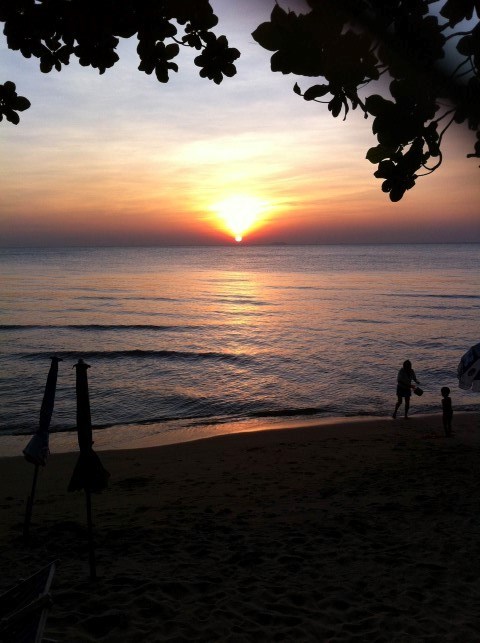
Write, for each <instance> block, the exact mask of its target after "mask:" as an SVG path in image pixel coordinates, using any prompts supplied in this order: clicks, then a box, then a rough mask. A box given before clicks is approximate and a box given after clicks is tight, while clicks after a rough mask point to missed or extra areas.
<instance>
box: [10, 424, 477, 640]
mask: <svg viewBox="0 0 480 643" xmlns="http://www.w3.org/2000/svg"><path fill="white" fill-rule="evenodd" d="M479 429H480V426H479V416H478V414H458V415H456V416H455V419H454V431H455V434H454V436H453V437H452V438H449V439H447V438H445V437H444V436H443V431H442V426H441V416H438V415H429V416H415V415H414V416H412V418H411V419H410V420H409V421H408V422H407V421H405V420H401V419H399V420H396V421H393V420H391V419H379V420H364V421H356V422H348V421H345V422H343V423H336V424H331V425H328V424H327V425H322V426H305V427H292V428H290V429H280V430H269V431H257V432H248V433H242V434H232V435H226V436H222V437H215V438H208V439H204V440H199V441H192V442H187V443H183V444H174V445H167V446H160V447H151V448H143V449H131V450H123V451H120V450H117V451H102V452H101V453H100V457H101V460H102V463H103V465H104V466H105V468H106V469H107V470H108V471H109V472H110V473H111V478H110V483H109V487H108V489H107V490H106V491H105V492H103V493H102V494H100V495H95V496H94V497H93V512H94V522H95V543H96V557H97V573H98V579H97V580H96V581H91V580H89V569H88V556H87V547H86V519H85V500H84V495H83V493H81V492H80V493H78V492H75V493H68V492H67V485H68V482H69V480H70V476H71V473H72V470H73V467H74V464H75V462H76V459H77V454H76V453H62V454H53V455H51V457H50V459H49V462H48V464H47V466H46V468H44V469H42V470H41V471H40V476H39V481H38V487H37V499H36V503H35V507H34V512H33V520H32V526H31V537H30V541H29V542H27V543H26V542H24V541H23V539H22V523H23V516H24V509H25V500H26V497H27V495H28V492H29V489H30V485H31V481H32V474H33V467H32V465H30V464H29V463H28V462H26V461H25V460H24V459H23V457H15V458H2V459H1V467H2V497H1V509H0V529H1V543H2V546H1V549H0V561H1V568H2V570H3V572H4V573H3V574H2V575H1V577H0V590H5V589H7V588H8V587H9V586H11V585H12V584H14V582H15V581H16V580H17V579H19V578H20V577H26V576H28V575H29V574H31V573H33V572H34V571H36V570H37V569H38V568H40V567H42V566H43V565H45V564H46V563H48V562H50V561H52V560H58V565H57V571H56V574H55V578H54V581H53V585H52V596H53V601H54V603H53V607H52V609H51V611H50V614H49V617H48V621H47V626H46V630H45V636H46V637H48V638H51V639H55V640H57V641H68V642H72V643H73V642H75V641H109V642H114V641H126V642H127V641H131V642H135V643H139V642H140V641H142V642H143V641H147V642H150V641H176V642H180V641H205V642H211V641H229V642H230V641H231V642H233V641H238V642H242V641H292V642H300V641H322V642H323V641H330V642H332V643H333V642H334V641H369V642H370V641H371V642H373V641H458V642H459V643H460V642H461V643H465V642H470V641H478V640H480V512H479V509H480V476H479V473H480V471H479V469H480V430H479Z"/></svg>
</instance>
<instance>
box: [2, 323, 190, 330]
mask: <svg viewBox="0 0 480 643" xmlns="http://www.w3.org/2000/svg"><path fill="white" fill-rule="evenodd" d="M199 328H200V327H199V326H188V325H187V326H176V325H169V326H165V325H160V324H0V331H1V330H17V331H23V330H81V331H87V332H88V331H95V332H98V331H116V330H119V331H124V330H141V331H143V330H158V331H166V330H168V331H172V330H175V331H191V330H198V329H199Z"/></svg>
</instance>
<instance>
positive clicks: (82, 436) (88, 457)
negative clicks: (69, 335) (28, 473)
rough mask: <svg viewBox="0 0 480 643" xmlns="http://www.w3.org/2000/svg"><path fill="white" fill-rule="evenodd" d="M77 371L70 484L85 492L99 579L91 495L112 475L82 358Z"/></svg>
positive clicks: (92, 563) (72, 488)
mask: <svg viewBox="0 0 480 643" xmlns="http://www.w3.org/2000/svg"><path fill="white" fill-rule="evenodd" d="M74 368H75V369H76V371H77V374H76V392H77V434H78V446H79V448H80V455H79V457H78V460H77V464H76V465H75V469H74V471H73V474H72V478H71V480H70V484H69V485H68V490H69V491H81V490H82V489H83V490H84V491H85V499H86V505H87V523H88V542H89V559H90V576H91V578H93V579H94V578H96V570H95V551H94V547H93V527H92V504H91V493H92V492H94V493H100V492H101V491H103V489H105V488H106V487H107V484H108V478H109V477H110V474H109V473H108V471H106V470H105V469H104V468H103V466H102V463H101V462H100V458H99V457H98V456H97V454H96V453H95V452H94V451H93V448H92V446H93V439H92V421H91V416H90V399H89V394H88V377H87V369H88V368H90V366H89V365H88V364H86V363H85V362H84V361H83V359H79V360H78V363H77V364H75V366H74Z"/></svg>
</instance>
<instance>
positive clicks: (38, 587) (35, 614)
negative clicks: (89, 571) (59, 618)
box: [0, 562, 55, 643]
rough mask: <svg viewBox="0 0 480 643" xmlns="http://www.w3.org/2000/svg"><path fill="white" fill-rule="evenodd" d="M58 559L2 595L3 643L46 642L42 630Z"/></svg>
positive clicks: (0, 622)
mask: <svg viewBox="0 0 480 643" xmlns="http://www.w3.org/2000/svg"><path fill="white" fill-rule="evenodd" d="M54 573H55V562H53V563H50V564H49V565H47V566H46V567H43V568H42V569H40V570H39V571H38V572H36V573H35V574H33V576H30V578H26V579H25V580H21V581H20V582H19V583H18V584H17V585H15V586H14V587H11V588H10V589H9V590H7V591H6V592H5V593H4V594H2V595H0V641H1V643H41V641H43V642H44V643H46V641H47V639H44V638H43V630H44V628H45V624H46V622H47V616H48V610H49V609H50V607H51V605H52V599H51V597H50V593H49V592H50V586H51V584H52V579H53V575H54Z"/></svg>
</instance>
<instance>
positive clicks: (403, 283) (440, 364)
mask: <svg viewBox="0 0 480 643" xmlns="http://www.w3.org/2000/svg"><path fill="white" fill-rule="evenodd" d="M0 266H1V274H2V280H1V285H0V311H1V313H0V364H1V375H0V396H1V409H0V435H16V434H28V433H31V432H32V431H34V430H35V428H36V426H37V425H38V417H39V411H40V405H41V401H42V396H43V390H44V386H45V381H46V376H47V372H48V369H49V366H50V359H49V357H50V356H51V355H53V354H56V355H58V356H60V357H62V359H63V361H62V362H61V363H60V367H59V377H58V386H57V397H56V404H55V410H54V414H53V418H52V425H51V430H52V431H62V432H64V431H74V430H75V370H74V369H73V365H74V364H75V363H76V361H77V360H78V358H79V357H82V358H83V359H84V360H85V361H87V363H88V364H90V367H91V368H90V369H89V371H88V376H89V387H90V402H91V412H92V421H93V424H94V427H95V428H96V429H97V430H98V431H100V430H102V429H105V428H107V427H117V426H118V427H120V426H121V427H122V430H123V431H125V430H127V431H129V432H130V434H131V435H132V436H134V435H135V432H136V431H139V430H140V427H142V430H143V431H144V430H145V427H147V429H148V426H150V425H151V426H154V425H155V426H156V427H157V428H156V430H158V427H159V426H160V427H163V429H162V428H161V429H160V430H165V431H169V432H172V431H173V432H175V431H177V430H180V429H182V428H184V427H187V426H188V427H189V428H190V431H191V432H192V434H193V435H195V430H196V427H198V428H199V430H200V427H201V426H202V425H204V424H209V425H215V426H217V427H218V432H221V431H222V424H223V423H225V422H238V423H241V422H242V421H245V420H248V419H252V418H262V421H265V422H269V421H273V420H276V419H278V418H285V417H292V418H296V419H300V418H306V417H308V418H324V417H335V416H337V417H343V416H358V415H368V416H385V415H389V414H391V412H392V409H393V406H394V403H395V387H396V375H397V372H398V369H399V368H400V366H401V364H402V362H403V361H404V360H405V359H410V360H411V361H412V363H413V367H414V369H415V371H416V373H417V377H418V378H419V380H420V382H421V385H422V388H423V389H424V391H425V393H424V395H423V396H422V397H416V396H414V397H413V398H412V411H413V412H416V413H425V412H431V411H437V410H439V409H440V388H441V386H450V387H451V389H452V399H453V404H454V408H455V409H456V410H474V409H476V408H478V402H479V401H480V400H479V399H478V395H477V396H476V395H475V394H474V393H471V392H465V391H461V390H460V389H458V383H457V378H456V369H457V365H458V362H459V360H460V357H461V356H462V355H463V353H464V352H465V351H466V350H467V349H468V348H469V347H470V346H471V345H472V344H475V343H478V341H480V323H479V320H480V244H451V245H450V244H446V245H377V246H374V245H372V246H367V245H355V246H269V247H249V246H232V247H208V248H207V247H202V248H191V247H188V248H187V247H182V248H177V247H176V248H65V249H58V248H56V249H1V250H0ZM126 427H127V428H126Z"/></svg>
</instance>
